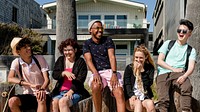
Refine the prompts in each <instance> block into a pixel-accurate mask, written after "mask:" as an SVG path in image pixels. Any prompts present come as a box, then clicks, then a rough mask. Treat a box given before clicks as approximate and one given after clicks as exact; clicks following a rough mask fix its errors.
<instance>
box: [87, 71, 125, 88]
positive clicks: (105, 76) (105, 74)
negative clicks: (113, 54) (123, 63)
mask: <svg viewBox="0 0 200 112" xmlns="http://www.w3.org/2000/svg"><path fill="white" fill-rule="evenodd" d="M99 74H100V76H101V79H102V83H103V88H105V87H106V86H108V87H109V88H110V90H111V91H112V87H111V85H110V79H111V77H112V70H111V69H108V70H101V71H99ZM93 75H94V74H92V76H91V77H90V79H89V82H88V84H89V86H90V87H91V83H92V81H93ZM117 77H118V81H119V86H120V87H122V86H123V80H122V75H121V74H120V73H119V72H117Z"/></svg>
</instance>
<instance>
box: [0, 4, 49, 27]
mask: <svg viewBox="0 0 200 112" xmlns="http://www.w3.org/2000/svg"><path fill="white" fill-rule="evenodd" d="M0 6H1V7H0V22H2V23H16V24H18V25H20V26H21V27H24V28H42V27H43V26H46V23H47V22H46V14H45V12H44V11H43V10H42V9H41V7H40V5H39V4H38V3H37V2H35V1H34V0H0Z"/></svg>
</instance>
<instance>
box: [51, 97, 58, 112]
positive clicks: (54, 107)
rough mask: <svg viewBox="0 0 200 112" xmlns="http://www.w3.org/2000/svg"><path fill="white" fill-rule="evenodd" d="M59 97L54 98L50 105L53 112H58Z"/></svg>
mask: <svg viewBox="0 0 200 112" xmlns="http://www.w3.org/2000/svg"><path fill="white" fill-rule="evenodd" d="M58 102H59V99H57V98H54V99H53V101H52V107H53V112H59V105H58Z"/></svg>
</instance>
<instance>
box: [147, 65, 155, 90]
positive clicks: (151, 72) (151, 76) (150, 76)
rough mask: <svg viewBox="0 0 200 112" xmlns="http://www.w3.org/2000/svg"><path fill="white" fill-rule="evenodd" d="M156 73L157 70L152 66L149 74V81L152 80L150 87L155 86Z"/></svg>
mask: <svg viewBox="0 0 200 112" xmlns="http://www.w3.org/2000/svg"><path fill="white" fill-rule="evenodd" d="M154 71H155V69H154V67H153V66H152V67H151V68H150V70H149V73H148V75H149V80H150V83H149V86H151V85H152V84H153V80H154Z"/></svg>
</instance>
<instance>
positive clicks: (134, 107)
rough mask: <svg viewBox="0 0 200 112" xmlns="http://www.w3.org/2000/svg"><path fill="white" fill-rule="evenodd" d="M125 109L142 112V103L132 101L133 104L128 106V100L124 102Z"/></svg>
mask: <svg viewBox="0 0 200 112" xmlns="http://www.w3.org/2000/svg"><path fill="white" fill-rule="evenodd" d="M126 109H127V110H129V111H133V112H142V109H143V108H142V102H141V101H140V100H139V99H137V100H134V101H133V104H132V105H130V99H129V100H127V101H126Z"/></svg>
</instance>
